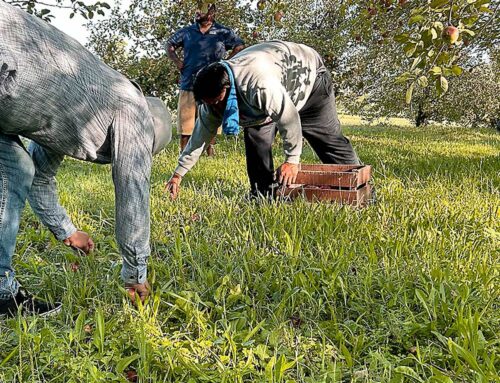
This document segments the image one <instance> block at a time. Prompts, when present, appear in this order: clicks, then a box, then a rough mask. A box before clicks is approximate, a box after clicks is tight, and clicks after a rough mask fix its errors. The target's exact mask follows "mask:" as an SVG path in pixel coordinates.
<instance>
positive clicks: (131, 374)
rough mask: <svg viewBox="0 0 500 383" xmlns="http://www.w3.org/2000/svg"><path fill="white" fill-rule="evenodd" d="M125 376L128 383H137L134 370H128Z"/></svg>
mask: <svg viewBox="0 0 500 383" xmlns="http://www.w3.org/2000/svg"><path fill="white" fill-rule="evenodd" d="M126 375H127V380H128V381H129V382H137V372H135V371H134V370H128V371H127V373H126Z"/></svg>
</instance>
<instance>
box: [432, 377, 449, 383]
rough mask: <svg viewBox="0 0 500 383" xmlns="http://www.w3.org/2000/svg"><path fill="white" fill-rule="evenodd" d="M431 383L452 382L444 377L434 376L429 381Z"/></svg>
mask: <svg viewBox="0 0 500 383" xmlns="http://www.w3.org/2000/svg"><path fill="white" fill-rule="evenodd" d="M430 382H431V383H453V380H451V378H449V377H448V376H445V375H434V376H433V377H431V379H430Z"/></svg>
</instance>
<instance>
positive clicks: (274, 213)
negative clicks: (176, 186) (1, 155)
mask: <svg viewBox="0 0 500 383" xmlns="http://www.w3.org/2000/svg"><path fill="white" fill-rule="evenodd" d="M345 132H346V134H347V135H348V136H349V137H350V138H351V140H352V142H353V143H354V145H355V146H356V149H357V151H358V153H359V155H360V157H361V158H362V160H363V161H364V162H366V163H369V164H372V165H373V167H374V172H375V173H374V182H375V185H376V188H377V194H378V203H377V204H376V205H373V206H369V207H368V208H366V209H363V210H357V209H354V208H351V207H341V206H338V205H331V204H327V203H321V204H320V203H316V204H309V203H307V202H304V201H296V202H294V203H285V204H281V203H254V202H249V201H247V200H246V199H245V194H246V192H247V189H248V181H247V179H246V173H245V158H244V155H243V143H242V142H241V141H235V140H232V139H224V138H220V139H219V143H218V145H217V149H218V153H217V157H216V158H213V159H212V158H207V157H204V158H202V160H201V161H200V162H199V164H198V165H197V167H196V168H195V169H194V170H193V171H192V172H191V173H190V174H189V175H188V176H187V177H186V178H185V180H184V181H183V188H182V191H181V195H180V198H179V200H177V201H175V202H172V201H170V200H169V199H168V198H167V196H166V195H165V193H164V186H163V184H164V182H165V180H166V179H167V178H168V177H169V175H170V173H171V172H172V170H173V169H174V167H175V163H176V157H177V148H176V145H171V146H170V148H169V149H168V150H167V151H166V152H164V153H163V154H162V155H160V156H159V157H158V158H156V159H155V164H154V169H153V175H152V202H151V204H152V236H151V243H152V251H153V254H152V257H151V259H150V269H149V270H150V271H149V279H150V282H151V284H152V287H153V294H152V296H151V298H150V300H149V302H148V303H147V304H146V305H144V306H140V307H138V308H135V307H132V306H131V305H130V304H129V303H128V300H127V298H126V295H125V293H124V291H123V289H121V283H120V279H119V272H120V256H119V252H118V250H117V246H116V244H115V242H114V236H113V230H114V225H115V222H114V215H113V211H114V208H113V201H114V198H113V188H112V183H111V177H110V169H109V168H108V167H103V166H97V165H90V164H83V163H81V162H77V161H71V160H68V161H66V162H65V163H64V165H63V168H62V169H61V171H60V173H59V176H58V181H59V191H60V198H61V200H62V203H63V204H64V205H65V207H67V210H68V212H69V214H70V215H71V216H72V217H73V219H74V221H75V223H76V224H77V226H78V227H80V228H81V229H83V230H86V231H88V232H90V233H91V234H92V235H93V237H94V239H95V241H96V244H97V249H96V251H95V252H94V254H93V255H91V256H89V257H85V258H79V257H78V256H76V255H75V254H73V253H72V252H71V251H70V250H68V249H67V248H65V247H64V246H63V245H61V244H60V243H58V242H57V241H55V240H54V239H53V238H52V236H51V234H50V233H49V232H48V231H47V230H46V229H45V228H44V227H42V226H41V225H40V224H39V223H38V221H37V220H36V219H35V218H34V216H33V214H32V213H31V212H30V211H29V210H27V211H26V213H25V216H24V220H23V223H22V227H21V231H20V235H19V238H18V246H17V254H16V257H15V265H16V269H17V272H18V275H19V279H20V280H21V281H22V283H23V285H24V286H25V287H26V288H28V289H29V290H30V291H32V292H34V293H37V294H38V295H40V296H41V297H44V298H48V299H62V301H63V303H64V310H63V312H62V314H60V315H59V316H57V317H55V318H50V319H46V320H45V319H40V318H36V317H27V318H23V317H18V318H14V319H10V320H2V321H1V322H0V382H126V381H127V373H129V374H131V371H135V372H136V373H137V375H138V381H139V382H190V383H194V382H391V383H402V382H420V383H421V382H425V383H451V382H454V383H457V382H463V383H471V382H482V383H487V382H488V383H489V382H499V381H500V380H499V377H498V370H499V367H500V359H499V351H500V344H499V335H498V334H499V333H500V315H499V303H500V301H499V286H500V283H499V270H500V269H499V265H500V263H499V259H500V258H499V255H500V219H499V218H500V195H499V187H500V157H499V152H500V136H499V135H498V134H497V133H495V132H494V131H492V130H489V131H488V130H466V129H461V128H446V127H431V128H426V129H416V128H412V127H407V126H405V127H397V126H391V127H383V126H375V127H374V126H349V127H348V128H346V129H345ZM275 152H276V153H277V154H278V155H277V159H276V164H278V163H279V160H280V159H281V157H280V156H279V153H280V147H279V143H278V145H277V147H276V148H275ZM303 161H304V162H314V161H317V159H316V158H315V157H314V154H313V153H312V151H311V150H310V149H306V152H305V154H304V158H303ZM75 262H78V263H79V269H78V270H77V271H73V269H74V268H73V269H72V267H71V264H72V263H75ZM129 376H130V375H129Z"/></svg>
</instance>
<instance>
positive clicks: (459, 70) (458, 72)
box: [451, 65, 464, 76]
mask: <svg viewBox="0 0 500 383" xmlns="http://www.w3.org/2000/svg"><path fill="white" fill-rule="evenodd" d="M451 71H452V72H453V74H454V75H455V76H460V75H461V74H462V73H463V71H464V70H463V69H462V68H461V67H459V66H458V65H453V66H452V67H451Z"/></svg>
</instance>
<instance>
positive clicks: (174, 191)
mask: <svg viewBox="0 0 500 383" xmlns="http://www.w3.org/2000/svg"><path fill="white" fill-rule="evenodd" d="M181 181H182V177H181V176H180V175H178V174H177V173H174V174H173V176H172V177H171V178H170V179H169V180H168V182H167V184H166V186H165V189H166V191H167V192H169V193H170V198H171V199H173V200H175V199H176V198H177V195H178V194H179V189H180V184H181Z"/></svg>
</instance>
